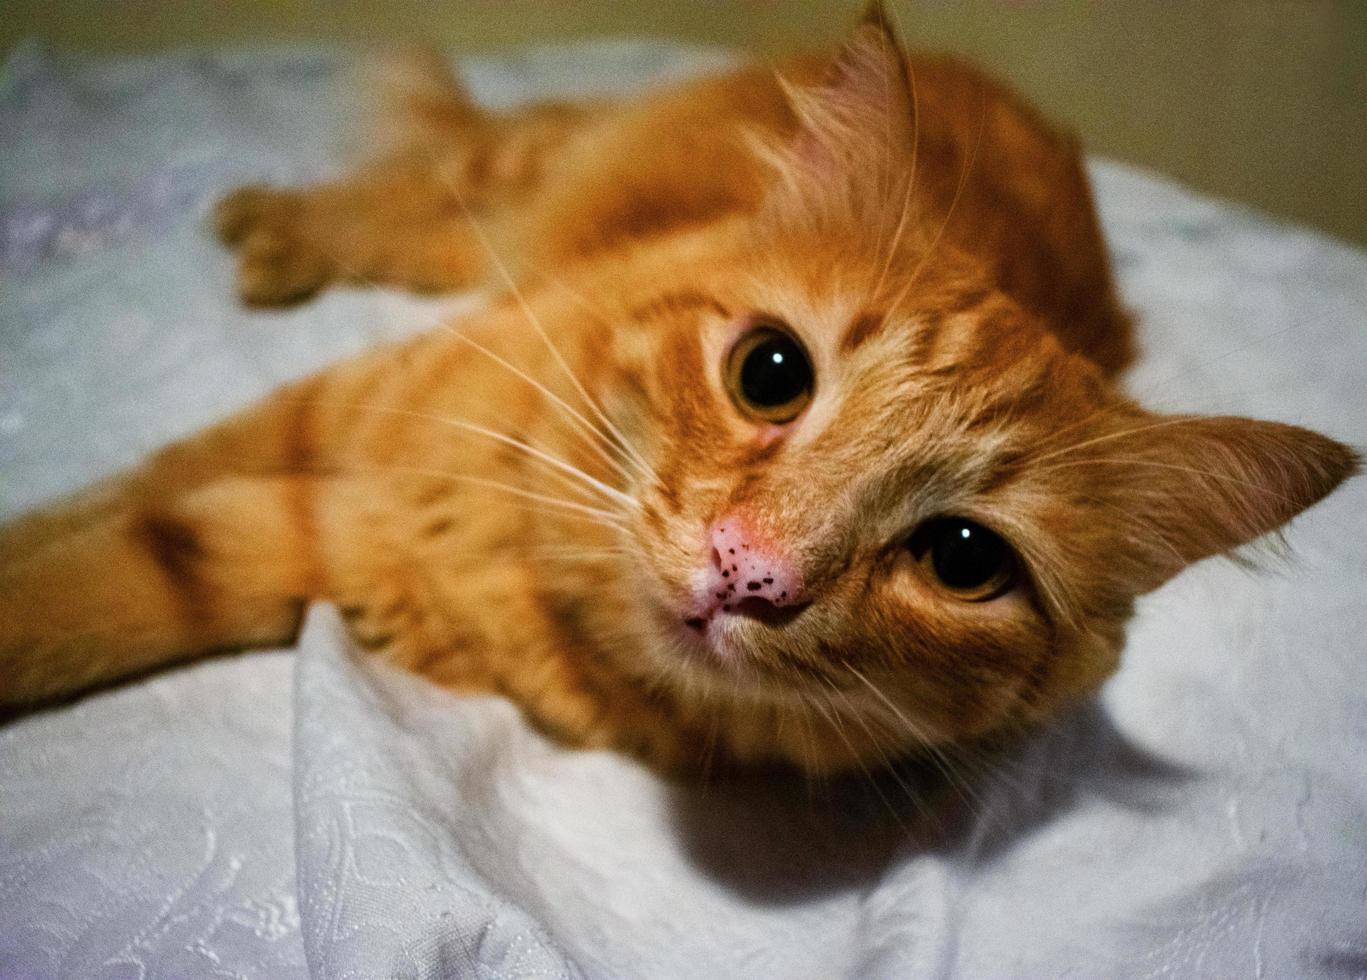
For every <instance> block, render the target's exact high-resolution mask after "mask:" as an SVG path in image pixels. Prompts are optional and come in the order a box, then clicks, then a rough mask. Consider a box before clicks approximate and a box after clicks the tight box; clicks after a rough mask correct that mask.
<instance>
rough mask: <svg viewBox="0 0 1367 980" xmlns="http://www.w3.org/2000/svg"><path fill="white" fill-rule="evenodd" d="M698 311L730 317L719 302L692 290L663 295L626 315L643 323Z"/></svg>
mask: <svg viewBox="0 0 1367 980" xmlns="http://www.w3.org/2000/svg"><path fill="white" fill-rule="evenodd" d="M700 309H701V310H711V311H712V312H714V313H716V314H717V315H718V316H721V317H725V318H729V317H730V316H731V311H730V310H728V309H727V308H726V307H725V306H724V305H723V304H722V302H721V300H719V299H717V298H716V297H715V296H708V295H707V294H705V293H701V292H698V291H697V290H693V289H682V290H677V291H675V292H670V293H665V294H663V295H662V296H657V297H656V298H655V299H652V300H650V301H649V302H646V303H642V304H641V305H640V306H634V307H632V308H631V310H630V311H628V313H629V315H630V316H631V318H632V319H634V320H638V321H645V320H653V319H655V318H657V317H661V316H668V315H676V314H679V313H685V312H689V311H692V310H700Z"/></svg>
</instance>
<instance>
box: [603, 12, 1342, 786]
mask: <svg viewBox="0 0 1367 980" xmlns="http://www.w3.org/2000/svg"><path fill="white" fill-rule="evenodd" d="M889 86H891V87H892V90H893V95H892V97H891V98H889V96H888V91H889ZM904 86H905V75H904V73H903V72H902V71H901V69H900V62H899V61H898V56H897V55H896V52H895V49H893V48H892V47H890V45H889V42H888V39H887V37H886V36H885V35H884V34H883V33H882V31H881V30H880V29H879V28H878V27H877V26H876V25H872V26H865V27H863V28H861V30H860V32H859V33H858V34H857V35H856V37H855V39H854V40H853V41H852V42H851V43H850V44H849V45H847V47H846V48H845V50H844V52H843V54H842V55H841V59H840V61H839V62H838V63H837V71H836V73H835V75H834V78H833V80H832V81H831V83H830V84H829V86H827V87H825V88H823V89H821V90H818V91H815V92H809V93H805V94H800V95H799V96H798V98H799V100H800V101H799V117H800V119H801V123H800V125H799V128H798V133H797V135H796V136H795V137H793V139H792V140H791V141H790V142H789V143H788V144H787V145H786V146H785V147H783V148H779V149H777V150H774V151H773V152H774V155H775V160H774V162H775V163H776V166H777V168H778V174H779V176H776V177H775V180H774V187H773V189H772V191H771V192H770V196H769V198H768V199H767V200H766V202H765V205H764V207H763V208H762V209H761V210H760V212H759V213H758V214H756V215H754V216H753V217H752V218H748V219H746V221H745V222H744V223H743V227H741V226H738V227H737V228H736V229H734V232H733V233H728V234H719V233H717V232H715V231H714V232H712V233H709V234H703V235H700V236H698V237H697V239H696V240H695V241H683V242H682V243H681V244H679V245H677V246H675V247H674V248H673V250H672V251H670V252H668V253H665V257H664V259H662V260H661V261H660V263H659V265H658V267H657V268H654V269H653V270H652V271H651V273H650V274H651V276H652V277H653V279H654V282H655V283H656V284H657V285H658V288H657V289H656V291H655V294H654V298H653V300H652V301H651V302H650V303H648V304H646V305H645V306H644V307H641V308H638V309H636V310H634V311H633V313H632V318H633V322H635V323H637V324H639V325H640V326H641V329H639V330H636V331H625V332H624V333H623V335H622V338H623V339H622V341H621V342H622V343H623V344H624V345H626V348H625V349H624V351H623V352H622V357H623V360H624V363H626V364H627V365H628V369H629V373H630V374H631V375H632V376H633V378H634V382H635V386H636V389H637V395H636V397H635V401H634V407H633V408H631V409H630V411H629V412H628V414H629V415H634V417H635V421H634V423H631V429H632V431H633V432H634V433H635V434H636V437H637V438H638V439H639V441H640V443H641V451H642V452H643V454H644V455H645V456H646V458H647V459H648V461H649V463H650V465H651V467H652V468H653V469H654V472H655V478H654V479H643V480H641V481H640V482H639V484H638V485H637V486H636V487H635V488H634V493H635V495H636V497H637V499H638V502H639V504H640V505H641V506H640V507H639V509H637V510H636V511H634V512H633V516H632V517H631V527H630V532H629V533H630V536H631V538H632V540H633V542H634V548H633V552H634V558H633V559H632V564H633V569H632V574H633V577H632V579H631V581H632V582H633V588H634V589H636V590H637V592H638V597H637V598H638V600H639V603H640V605H641V607H642V609H643V610H644V613H643V614H644V615H645V616H646V617H647V619H648V620H649V622H650V623H651V628H652V629H653V630H655V631H656V634H657V635H658V636H661V637H664V638H665V642H662V643H657V644H655V645H654V647H653V648H652V656H653V657H655V658H656V660H657V661H658V662H657V663H656V664H655V665H654V666H655V667H656V668H658V670H659V671H660V673H662V674H664V675H666V676H672V677H675V678H677V679H679V680H680V681H681V682H682V685H683V686H684V687H688V688H693V689H697V690H704V691H711V692H713V693H717V692H728V691H730V692H738V693H740V694H741V696H742V697H751V698H755V699H758V700H764V699H770V700H773V701H787V702H791V703H793V704H798V703H803V702H811V703H812V704H813V706H814V707H813V710H814V711H816V710H818V709H819V710H826V711H830V710H841V711H847V710H848V711H853V712H854V713H856V714H861V713H862V715H863V716H864V719H863V720H864V722H865V724H866V726H867V728H866V730H871V729H872V727H873V726H875V725H876V726H879V728H878V730H879V731H884V732H886V733H887V737H886V738H885V739H881V741H884V742H885V744H884V745H882V746H881V747H880V748H879V751H881V752H888V751H900V750H904V749H907V748H911V747H914V745H915V744H916V742H918V741H921V740H924V741H929V742H939V743H945V742H957V741H960V740H964V739H969V738H976V737H980V736H984V735H987V734H990V733H994V732H998V731H1001V730H1004V729H1009V728H1011V727H1014V726H1019V725H1022V724H1029V723H1033V722H1036V721H1038V720H1040V719H1042V718H1046V717H1048V716H1049V715H1050V714H1052V713H1054V712H1056V711H1057V710H1058V708H1059V707H1060V706H1061V705H1063V704H1065V703H1067V702H1069V701H1071V700H1074V699H1076V698H1078V697H1080V696H1082V695H1084V694H1086V693H1088V692H1091V691H1093V690H1095V689H1096V687H1097V686H1098V685H1099V684H1100V683H1101V682H1102V681H1103V680H1104V679H1105V678H1106V677H1107V676H1108V675H1109V674H1110V673H1111V672H1112V671H1113V670H1114V668H1115V667H1116V664H1117V660H1118V656H1119V652H1120V648H1121V645H1122V642H1123V628H1124V624H1125V622H1126V620H1127V619H1128V617H1129V616H1130V614H1131V611H1132V607H1133V603H1134V600H1135V598H1136V597H1137V596H1138V595H1140V594H1142V593H1144V592H1147V591H1149V590H1151V589H1154V588H1156V587H1157V586H1158V585H1160V584H1161V583H1163V582H1164V581H1166V580H1167V579H1169V578H1170V577H1172V576H1173V575H1175V574H1176V573H1177V572H1179V571H1180V570H1181V569H1182V568H1184V567H1185V566H1186V565H1188V564H1189V563H1191V562H1194V561H1198V560H1200V559H1202V558H1205V557H1207V556H1211V555H1215V554H1219V553H1221V552H1224V551H1227V550H1229V549H1231V548H1234V547H1237V546H1239V545H1241V544H1244V543H1245V542H1248V541H1250V540H1252V539H1254V538H1257V537H1259V536H1260V535H1263V534H1266V533H1267V532H1269V531H1272V530H1274V529H1276V528H1278V527H1279V526H1281V525H1282V524H1283V523H1285V522H1286V521H1288V520H1289V519H1290V518H1291V517H1293V516H1294V515H1295V514H1297V513H1299V512H1300V511H1301V510H1303V509H1304V508H1306V507H1308V506H1309V505H1311V504H1312V503H1314V502H1315V501H1317V500H1319V499H1320V498H1321V497H1323V496H1324V495H1325V494H1326V493H1328V492H1329V491H1330V490H1331V489H1333V488H1334V487H1335V486H1336V485H1337V484H1338V483H1339V482H1340V481H1341V480H1343V479H1344V478H1345V477H1346V476H1347V475H1348V474H1349V473H1351V472H1352V471H1353V469H1354V467H1355V465H1356V459H1355V456H1354V454H1353V453H1352V451H1350V450H1349V449H1348V448H1346V447H1344V446H1342V445H1340V444H1338V443H1336V442H1334V441H1332V440H1330V439H1327V438H1324V437H1322V436H1319V435H1316V434H1314V433H1312V432H1308V431H1305V430H1302V429H1299V428H1295V427H1292V426H1288V425H1281V424H1277V423H1271V422H1257V421H1251V420H1246V419H1237V418H1200V417H1171V416H1158V415H1154V414H1151V413H1149V412H1146V411H1145V410H1143V409H1141V408H1139V407H1138V406H1137V405H1135V404H1134V403H1133V402H1132V401H1130V400H1129V399H1127V398H1126V397H1125V396H1124V395H1122V394H1121V393H1120V392H1119V391H1118V390H1116V388H1115V387H1114V386H1113V385H1112V384H1111V383H1110V382H1109V381H1108V379H1107V378H1105V377H1104V376H1103V374H1102V372H1101V371H1100V370H1099V369H1098V368H1097V367H1096V366H1095V365H1093V364H1092V363H1091V362H1090V361H1088V360H1086V359H1085V358H1083V357H1081V356H1079V355H1077V354H1072V353H1069V352H1067V351H1065V350H1064V349H1063V348H1062V347H1061V346H1060V345H1059V343H1058V342H1057V341H1056V340H1055V339H1054V335H1053V334H1052V333H1051V332H1050V331H1049V329H1048V328H1047V325H1046V324H1043V323H1041V322H1039V321H1037V320H1036V319H1035V318H1034V317H1032V316H1031V315H1030V314H1029V313H1027V312H1026V311H1024V310H1023V309H1021V308H1020V307H1019V306H1018V305H1017V304H1016V303H1015V302H1013V301H1012V299H1011V298H1010V297H1009V296H1008V295H1006V294H1005V293H1004V292H1002V291H1001V290H999V289H998V288H996V286H995V284H994V280H993V279H992V277H991V275H990V274H989V273H988V272H987V271H986V270H984V269H983V268H982V267H981V266H980V265H979V264H978V263H976V262H974V261H973V260H972V259H970V258H968V257H967V256H965V255H963V254H961V253H958V252H956V251H954V250H953V249H951V248H948V247H946V246H944V245H937V244H936V242H935V241H934V236H933V234H927V233H926V232H925V230H924V229H921V228H919V227H913V226H912V225H911V224H903V225H900V226H899V214H900V201H901V200H902V199H903V197H904V194H903V192H904V190H905V189H906V188H907V187H908V186H909V182H910V181H911V179H912V174H911V172H910V168H911V159H912V154H911V153H910V149H909V146H907V143H908V141H909V140H910V138H911V136H910V133H908V132H907V131H906V126H905V120H906V119H907V118H908V116H909V112H907V111H906V107H907V106H908V105H909V100H910V93H909V92H907V91H905V90H904ZM889 106H891V115H889V110H888V107H889ZM879 141H887V142H886V143H884V144H882V145H884V146H886V147H888V148H889V149H888V152H886V153H880V152H878V151H877V149H876V147H877V146H878V145H880V144H879ZM904 150H905V152H903V151H904ZM889 201H893V202H898V206H889V203H888V202H889ZM931 230H932V232H933V227H932V229H931ZM821 706H824V707H821ZM832 755H833V757H834V756H836V755H839V753H838V752H835V753H833V754H832ZM813 764H815V765H818V766H819V765H821V764H822V760H820V759H816V760H813ZM831 764H833V765H836V764H841V763H840V762H839V761H838V760H834V761H831Z"/></svg>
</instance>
